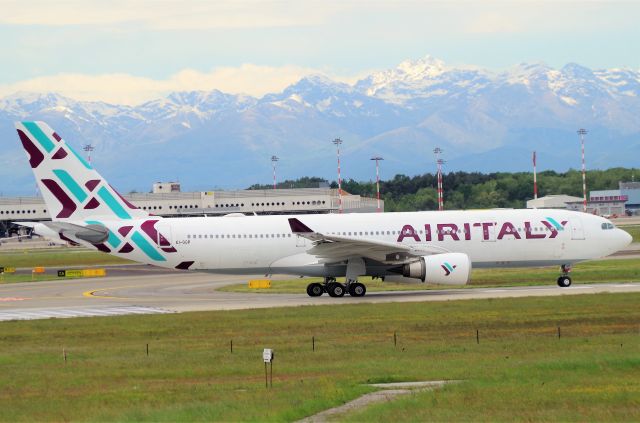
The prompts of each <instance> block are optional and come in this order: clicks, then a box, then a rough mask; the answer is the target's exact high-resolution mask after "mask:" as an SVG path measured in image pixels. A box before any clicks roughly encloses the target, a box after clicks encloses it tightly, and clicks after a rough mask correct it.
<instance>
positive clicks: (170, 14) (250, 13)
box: [0, 0, 343, 30]
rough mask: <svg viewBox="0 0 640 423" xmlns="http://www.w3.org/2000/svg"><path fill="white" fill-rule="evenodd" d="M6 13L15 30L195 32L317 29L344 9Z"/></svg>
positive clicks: (282, 6) (146, 3) (43, 5)
mask: <svg viewBox="0 0 640 423" xmlns="http://www.w3.org/2000/svg"><path fill="white" fill-rule="evenodd" d="M2 9H3V12H2V14H1V15H0V23H5V24H12V25H47V26H65V25H92V26H94V25H112V26H113V25H127V24H133V25H136V26H143V27H145V28H152V29H160V30H174V29H189V30H193V29H229V28H260V27H263V28H264V27H287V26H306V25H318V24H320V23H322V22H324V21H325V19H327V18H328V16H330V15H332V14H334V13H336V12H337V11H339V10H341V9H343V6H341V5H340V3H339V2H334V1H317V2H316V1H311V2H309V1H291V0H288V1H284V0H269V1H265V0H234V1H229V0H227V1H222V0H216V1H203V0H136V1H129V0H126V1H124V0H111V1H102V0H63V1H57V2H53V1H50V0H31V1H28V2H25V1H24V0H5V1H3V5H2Z"/></svg>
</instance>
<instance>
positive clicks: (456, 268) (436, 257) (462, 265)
mask: <svg viewBox="0 0 640 423" xmlns="http://www.w3.org/2000/svg"><path fill="white" fill-rule="evenodd" d="M390 271H391V272H394V273H398V274H399V275H402V277H398V276H388V277H385V280H387V281H392V282H395V281H397V282H403V280H402V279H405V278H411V279H413V280H414V281H415V279H419V280H420V281H422V282H428V283H434V284H439V285H465V284H467V283H468V282H469V280H470V279H471V260H469V256H468V255H466V254H464V253H443V254H433V255H430V256H424V257H420V258H419V259H418V260H416V261H414V262H411V263H407V264H404V265H402V266H399V267H397V268H394V269H390Z"/></svg>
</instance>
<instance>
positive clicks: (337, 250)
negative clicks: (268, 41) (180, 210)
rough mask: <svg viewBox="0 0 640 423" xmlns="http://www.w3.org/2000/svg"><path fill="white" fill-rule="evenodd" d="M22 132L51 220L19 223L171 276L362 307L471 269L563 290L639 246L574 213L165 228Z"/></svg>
mask: <svg viewBox="0 0 640 423" xmlns="http://www.w3.org/2000/svg"><path fill="white" fill-rule="evenodd" d="M16 129H17V131H18V136H19V138H20V141H21V142H22V145H23V147H24V150H25V151H26V153H27V156H28V159H29V164H30V165H31V168H32V169H33V172H34V175H35V178H36V181H37V184H38V186H39V187H40V192H42V195H43V197H44V200H45V202H46V204H47V208H48V210H49V211H50V213H51V215H52V216H51V218H52V220H51V222H29V223H25V222H20V223H19V224H20V225H24V226H29V227H31V228H32V229H33V230H34V231H35V232H36V233H38V234H40V235H43V236H47V237H49V238H55V239H60V240H62V241H67V242H71V243H74V244H80V245H84V246H86V247H90V248H94V249H97V250H99V251H103V252H105V253H109V254H113V255H116V256H119V257H123V258H127V259H130V260H134V261H137V262H141V263H147V264H152V265H155V266H160V267H165V268H170V269H179V270H192V271H201V272H211V273H221V274H265V275H272V274H289V275H295V276H315V277H322V278H323V281H324V282H323V283H310V284H309V285H308V286H307V294H308V295H309V296H312V297H316V296H320V295H322V294H323V293H325V292H326V293H328V294H329V295H330V296H332V297H342V296H344V295H345V294H346V293H348V294H349V295H351V296H353V297H362V296H364V295H365V293H366V286H365V285H364V284H363V283H361V282H359V280H358V278H359V277H361V276H371V277H374V278H381V279H382V280H384V281H396V282H417V283H433V284H441V285H464V284H467V283H468V282H469V280H470V278H471V269H472V266H473V267H524V266H550V265H560V270H561V273H560V276H559V277H558V279H557V284H558V285H559V286H560V287H568V286H570V285H571V283H572V281H571V277H570V276H569V272H570V270H571V266H572V265H573V264H574V263H577V262H581V261H584V260H590V259H595V258H600V257H604V256H607V255H609V254H612V253H614V252H616V251H618V250H620V249H622V248H624V247H625V246H627V245H629V244H630V243H631V236H630V235H629V234H628V233H627V232H625V231H623V230H620V229H618V228H616V227H615V226H614V225H613V224H612V223H611V222H610V221H609V220H607V219H604V218H602V217H599V216H594V215H590V214H586V213H581V212H575V211H569V210H550V209H523V210H518V209H513V210H512V209H493V210H469V211H424V212H407V213H368V214H362V213H358V214H349V213H346V214H313V215H290V216H286V215H275V216H244V215H240V216H238V214H231V215H228V216H224V217H189V218H180V219H171V218H162V217H160V216H154V215H151V214H149V213H147V212H146V211H143V210H141V209H139V208H137V207H136V206H134V205H133V204H131V203H129V202H128V201H127V200H125V199H124V198H123V197H122V196H121V195H120V194H118V192H117V191H116V190H115V189H114V188H113V187H111V186H110V185H109V184H108V183H107V181H106V180H105V179H104V178H103V177H102V176H100V174H99V173H98V172H97V171H96V170H95V169H94V168H93V167H92V166H91V164H90V163H88V162H87V161H85V160H84V159H83V158H82V156H81V155H79V154H78V153H76V152H75V150H73V149H72V148H71V146H70V145H69V144H67V143H66V142H65V141H64V140H63V139H62V137H60V135H58V134H57V133H56V132H55V131H53V130H52V129H51V128H50V127H49V126H48V125H47V124H46V123H44V122H32V121H29V122H17V123H16ZM338 277H345V283H344V284H343V283H339V282H337V280H336V278H338Z"/></svg>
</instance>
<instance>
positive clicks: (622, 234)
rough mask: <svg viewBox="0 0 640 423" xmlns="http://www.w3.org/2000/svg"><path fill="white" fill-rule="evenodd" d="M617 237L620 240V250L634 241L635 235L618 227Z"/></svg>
mask: <svg viewBox="0 0 640 423" xmlns="http://www.w3.org/2000/svg"><path fill="white" fill-rule="evenodd" d="M617 232H618V234H617V237H618V239H619V240H620V248H619V249H620V250H622V249H623V248H625V247H627V246H628V245H629V244H631V242H632V241H633V237H632V236H631V235H630V234H629V232H627V231H623V230H622V229H618V231H617Z"/></svg>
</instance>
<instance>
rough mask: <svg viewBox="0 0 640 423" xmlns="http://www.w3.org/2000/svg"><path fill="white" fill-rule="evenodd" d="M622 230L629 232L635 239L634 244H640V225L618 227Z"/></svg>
mask: <svg viewBox="0 0 640 423" xmlns="http://www.w3.org/2000/svg"><path fill="white" fill-rule="evenodd" d="M618 227H619V228H620V229H622V230H624V231H627V232H629V234H630V235H631V236H632V237H633V242H640V225H628V226H618Z"/></svg>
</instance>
